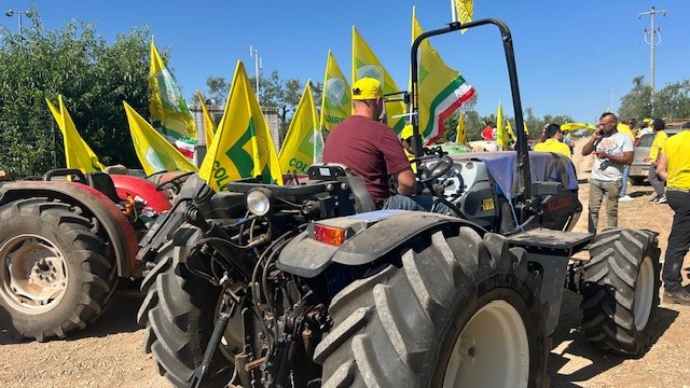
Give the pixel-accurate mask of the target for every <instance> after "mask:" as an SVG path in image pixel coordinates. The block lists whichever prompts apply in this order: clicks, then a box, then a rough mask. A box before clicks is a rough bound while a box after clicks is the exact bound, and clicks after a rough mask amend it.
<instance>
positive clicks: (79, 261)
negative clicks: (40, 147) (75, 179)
mask: <svg viewBox="0 0 690 388" xmlns="http://www.w3.org/2000/svg"><path fill="white" fill-rule="evenodd" d="M99 229H100V226H99V225H98V223H97V221H96V220H95V219H93V218H91V217H89V216H88V215H87V214H86V213H85V212H84V211H83V209H81V208H79V207H76V206H72V205H70V204H67V203H65V202H61V201H58V200H55V199H49V198H28V199H21V200H17V201H14V202H11V203H9V204H7V205H4V206H3V207H2V208H0V256H1V257H0V264H1V267H0V270H1V271H3V273H2V274H0V282H1V284H0V304H2V307H3V308H4V309H5V310H6V311H7V312H8V313H9V315H10V316H11V318H12V325H13V326H14V329H15V330H16V332H17V334H19V335H20V336H22V337H26V338H35V339H36V340H38V341H39V342H43V341H45V340H46V339H48V338H51V337H58V338H65V337H66V336H67V334H69V333H71V332H73V331H76V330H80V329H84V328H85V327H86V326H87V325H88V324H90V323H92V322H94V321H95V320H96V319H98V318H99V317H100V316H101V314H102V313H103V310H104V309H105V308H106V306H107V304H108V302H109V300H110V299H111V297H112V295H113V293H114V292H115V289H116V287H117V280H118V278H117V271H116V268H115V264H114V263H115V260H114V254H113V252H112V249H111V248H110V247H109V246H108V245H107V244H106V243H105V242H104V241H105V240H106V239H105V238H104V236H103V235H102V234H101V233H100V231H99ZM22 236H37V237H39V238H40V239H41V240H42V241H43V243H44V244H50V245H52V247H53V248H54V249H55V250H57V251H58V252H59V253H60V255H61V256H62V259H63V262H64V268H65V269H64V271H65V272H66V273H67V278H66V285H65V287H64V292H63V294H62V297H61V298H60V299H57V300H53V301H52V302H50V303H56V305H55V306H54V307H53V308H51V309H49V310H48V311H42V310H38V311H36V312H32V311H31V307H27V309H28V310H27V309H22V308H20V307H21V306H23V304H21V303H20V302H18V300H19V299H17V298H16V297H13V296H12V294H13V290H12V289H11V288H12V287H11V285H10V284H8V282H9V279H10V277H11V276H12V275H11V271H10V269H9V266H8V265H7V263H6V259H7V260H8V261H9V260H10V257H13V256H10V255H12V253H9V252H10V250H9V249H3V248H2V247H4V246H5V244H10V241H11V240H12V239H17V238H22ZM17 249H19V248H17ZM13 298H14V299H13Z"/></svg>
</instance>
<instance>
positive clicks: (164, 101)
mask: <svg viewBox="0 0 690 388" xmlns="http://www.w3.org/2000/svg"><path fill="white" fill-rule="evenodd" d="M148 81H149V111H150V113H151V117H152V118H153V119H154V120H156V121H160V123H161V125H162V126H163V128H161V130H162V132H163V133H164V134H165V135H166V136H169V137H172V138H173V139H174V140H181V139H184V140H185V141H186V142H188V141H190V140H193V139H195V138H196V128H195V126H194V119H193V118H192V113H191V112H190V111H189V107H187V102H186V101H185V99H184V97H183V96H182V93H181V92H180V88H179V87H178V86H177V82H175V78H174V77H173V76H172V74H170V72H169V71H168V69H167V68H166V67H165V63H164V62H163V58H161V56H160V54H159V53H158V49H156V46H155V45H154V44H153V40H152V41H151V47H150V65H149V79H148Z"/></svg>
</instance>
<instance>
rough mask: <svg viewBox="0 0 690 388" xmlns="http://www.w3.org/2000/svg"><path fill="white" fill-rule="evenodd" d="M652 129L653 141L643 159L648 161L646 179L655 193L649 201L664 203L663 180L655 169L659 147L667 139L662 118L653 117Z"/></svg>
mask: <svg viewBox="0 0 690 388" xmlns="http://www.w3.org/2000/svg"><path fill="white" fill-rule="evenodd" d="M651 125H652V129H654V132H655V135H654V141H653V142H652V146H651V147H650V148H649V156H648V157H647V158H646V159H645V162H648V163H649V173H648V175H647V179H649V184H651V185H652V187H653V188H654V191H655V192H656V195H655V196H654V197H653V198H652V199H651V200H650V202H656V203H666V196H665V195H664V181H662V180H661V179H659V176H658V175H657V171H656V162H657V159H658V158H659V154H660V152H661V149H662V148H663V147H664V144H666V140H668V135H667V134H666V132H664V130H665V129H666V123H665V122H664V120H662V119H654V120H653V121H652V124H651Z"/></svg>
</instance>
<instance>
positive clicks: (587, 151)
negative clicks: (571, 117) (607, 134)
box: [582, 132, 601, 156]
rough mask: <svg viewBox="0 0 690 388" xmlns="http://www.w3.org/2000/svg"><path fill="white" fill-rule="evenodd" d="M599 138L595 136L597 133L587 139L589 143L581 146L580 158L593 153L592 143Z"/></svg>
mask: <svg viewBox="0 0 690 388" xmlns="http://www.w3.org/2000/svg"><path fill="white" fill-rule="evenodd" d="M600 137H601V136H599V135H597V132H594V134H593V135H592V137H590V138H589V141H588V142H587V143H586V144H585V145H584V146H582V156H587V155H589V154H591V153H592V152H594V142H595V141H597V140H599V138H600Z"/></svg>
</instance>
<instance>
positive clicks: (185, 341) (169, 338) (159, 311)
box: [137, 224, 232, 387]
mask: <svg viewBox="0 0 690 388" xmlns="http://www.w3.org/2000/svg"><path fill="white" fill-rule="evenodd" d="M199 236H200V232H199V230H198V229H197V228H195V227H192V226H189V225H187V224H185V225H183V226H181V227H180V229H179V230H178V231H177V232H176V233H175V234H174V236H173V239H172V240H170V241H168V243H166V245H164V246H163V247H162V248H161V249H160V250H159V252H158V254H157V256H156V259H155V262H153V263H151V265H150V270H149V271H148V273H147V274H146V277H145V278H144V280H143V281H142V284H141V290H142V292H144V293H145V294H146V297H145V298H144V301H143V302H142V305H141V307H140V308H139V312H138V314H137V322H138V323H139V325H141V326H142V327H146V342H145V348H144V351H145V352H146V353H150V352H152V353H153V358H154V359H155V361H156V364H157V365H158V372H159V373H160V375H161V376H165V377H166V378H167V379H168V381H170V382H171V383H172V384H173V385H174V386H176V387H188V386H189V384H190V381H191V379H192V375H193V373H194V371H195V369H196V368H197V367H198V366H200V365H201V362H202V360H203V358H204V351H205V349H206V345H207V344H208V341H209V338H210V337H211V332H212V331H213V323H214V313H215V308H216V303H217V301H218V297H219V290H218V289H217V288H215V287H213V286H212V285H211V284H210V283H208V282H207V281H206V280H204V279H201V278H199V277H198V276H195V275H192V274H190V273H189V272H188V271H187V269H186V268H185V267H184V266H183V265H181V264H180V262H181V261H182V260H183V259H185V258H187V256H188V255H189V253H190V250H191V247H193V246H194V243H195V242H196V241H197V240H198V239H199ZM231 372H232V365H231V364H228V361H227V360H226V359H224V358H223V356H222V355H221V354H220V352H217V353H216V355H215V356H214V360H213V363H212V365H211V368H210V369H209V372H208V374H207V375H206V377H205V378H204V384H203V386H204V387H215V386H218V387H221V386H224V385H225V384H227V383H228V382H229V380H230V378H231V376H230V373H231Z"/></svg>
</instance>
